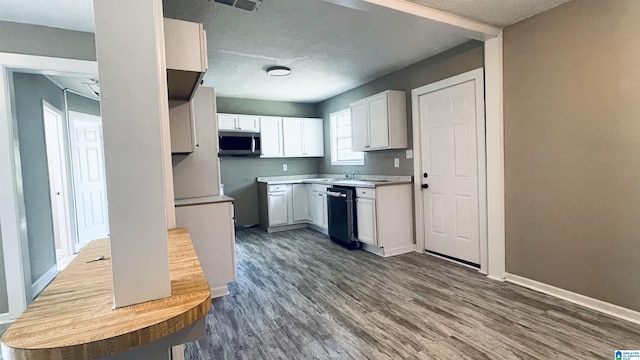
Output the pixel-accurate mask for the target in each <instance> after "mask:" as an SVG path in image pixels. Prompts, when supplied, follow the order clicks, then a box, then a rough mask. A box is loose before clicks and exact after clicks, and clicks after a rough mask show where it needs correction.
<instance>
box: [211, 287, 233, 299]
mask: <svg viewBox="0 0 640 360" xmlns="http://www.w3.org/2000/svg"><path fill="white" fill-rule="evenodd" d="M227 295H229V287H228V286H221V287H218V288H211V298H212V299H215V298H219V297H223V296H227Z"/></svg>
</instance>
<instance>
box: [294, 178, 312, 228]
mask: <svg viewBox="0 0 640 360" xmlns="http://www.w3.org/2000/svg"><path fill="white" fill-rule="evenodd" d="M308 188H309V185H306V184H293V186H292V191H291V193H292V197H293V222H300V221H309V220H310V217H309V191H308V190H307V189H308Z"/></svg>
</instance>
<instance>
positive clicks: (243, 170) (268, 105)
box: [216, 97, 318, 226]
mask: <svg viewBox="0 0 640 360" xmlns="http://www.w3.org/2000/svg"><path fill="white" fill-rule="evenodd" d="M216 106H217V108H218V112H219V113H232V114H233V113H235V114H247V115H270V116H292V117H318V112H317V110H316V106H315V105H314V104H303V103H291V102H280V101H265V100H251V99H233V98H223V97H218V98H217V99H216ZM283 164H287V168H288V171H286V172H284V171H282V165H283ZM317 172H318V160H317V159H316V158H311V159H294V158H291V159H258V158H243V157H223V158H220V176H221V179H222V184H224V193H225V195H228V196H231V197H233V198H235V199H236V201H235V203H234V207H235V212H236V214H235V215H236V225H237V226H242V225H254V224H257V223H258V222H259V214H258V183H257V182H256V178H257V177H259V176H276V175H301V174H315V173H317Z"/></svg>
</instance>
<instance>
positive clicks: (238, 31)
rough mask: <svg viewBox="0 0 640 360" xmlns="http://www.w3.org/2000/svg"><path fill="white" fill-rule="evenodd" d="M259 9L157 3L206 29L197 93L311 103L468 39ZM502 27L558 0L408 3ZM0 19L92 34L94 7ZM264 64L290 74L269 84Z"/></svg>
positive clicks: (187, 1)
mask: <svg viewBox="0 0 640 360" xmlns="http://www.w3.org/2000/svg"><path fill="white" fill-rule="evenodd" d="M331 1H332V0H326V1H320V0H264V3H263V4H262V6H261V7H260V8H259V9H258V11H255V12H247V11H244V10H240V9H236V8H232V7H229V6H226V5H222V4H218V3H215V2H213V1H209V0H164V1H163V4H164V13H165V16H166V17H171V18H176V19H183V20H189V21H196V22H201V23H203V24H205V29H206V30H207V37H208V39H207V40H208V51H209V71H207V74H206V75H205V85H207V86H213V87H214V88H216V90H217V92H218V95H220V96H225V97H238V98H253V99H265V100H280V101H297V102H318V101H321V100H324V99H327V98H329V97H331V96H334V95H336V94H339V93H342V92H344V91H346V90H349V89H352V88H354V87H357V86H359V85H362V84H364V83H366V82H369V81H371V80H373V79H376V78H378V77H380V76H383V75H386V74H388V73H391V72H393V71H395V70H398V69H401V68H403V67H405V66H407V65H410V64H412V63H415V62H417V61H419V60H422V59H424V58H427V57H430V56H433V55H435V54H438V53H440V52H442V51H444V50H447V49H449V48H452V47H454V46H456V45H459V44H462V43H464V42H465V41H467V40H468V39H467V38H465V37H464V36H463V33H462V32H458V31H457V30H454V29H452V28H451V27H446V26H442V25H441V24H438V23H435V22H432V21H428V20H425V19H421V18H418V17H415V16H412V15H409V14H405V13H400V12H396V11H392V10H389V9H386V8H381V7H377V6H368V7H367V6H365V7H364V8H368V9H369V10H370V11H361V10H357V9H353V8H349V7H342V6H339V5H335V4H333V3H332V2H331ZM411 1H414V2H416V3H418V4H421V5H426V6H431V7H434V8H438V9H441V10H444V11H448V12H451V13H455V14H459V15H462V16H466V17H469V18H474V19H477V20H480V21H484V22H487V23H491V24H496V25H507V24H511V23H514V22H517V21H519V20H522V19H525V18H527V17H529V16H532V15H534V14H536V13H538V12H541V11H544V10H547V9H549V8H551V7H554V6H557V5H558V4H561V3H563V2H565V1H566V0H411ZM371 9H373V10H371ZM0 20H6V21H14V22H22V23H30V24H38V25H45V26H51V27H59V28H66V29H72V30H80V31H93V28H94V25H93V24H94V21H93V0H0ZM270 65H285V66H289V67H291V68H292V70H293V73H292V74H291V75H290V76H287V77H269V76H267V75H266V73H265V72H264V70H265V69H266V67H268V66H270Z"/></svg>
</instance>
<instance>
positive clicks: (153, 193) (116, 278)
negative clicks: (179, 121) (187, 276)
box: [94, 0, 173, 308]
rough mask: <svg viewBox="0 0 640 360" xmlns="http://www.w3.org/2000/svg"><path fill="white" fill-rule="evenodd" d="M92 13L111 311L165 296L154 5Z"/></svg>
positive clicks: (160, 32) (160, 71) (163, 93)
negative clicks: (106, 196) (98, 78)
mask: <svg viewBox="0 0 640 360" xmlns="http://www.w3.org/2000/svg"><path fill="white" fill-rule="evenodd" d="M94 9H95V23H96V47H97V55H98V70H99V76H100V89H101V94H100V100H101V106H102V119H103V132H104V149H105V167H106V178H107V194H108V200H109V223H110V230H111V261H112V266H113V293H114V303H115V307H116V308H119V307H124V306H128V305H132V304H136V303H142V302H146V301H150V300H155V299H160V298H164V297H167V296H169V295H171V282H170V278H169V258H168V244H167V225H168V222H167V214H168V213H169V212H170V211H173V203H172V201H171V202H170V203H168V202H169V201H167V198H166V196H167V195H168V193H169V191H167V186H168V187H172V184H167V182H168V181H167V178H166V174H167V173H168V172H169V173H170V172H171V169H170V168H169V169H167V165H168V164H170V162H167V158H166V157H167V151H166V148H167V144H168V143H169V141H167V140H168V134H167V129H168V121H169V118H168V106H167V81H166V69H165V57H164V29H163V19H162V1H161V0H136V1H130V0H94ZM169 166H170V165H169ZM171 200H172V199H171ZM169 222H171V221H169Z"/></svg>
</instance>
